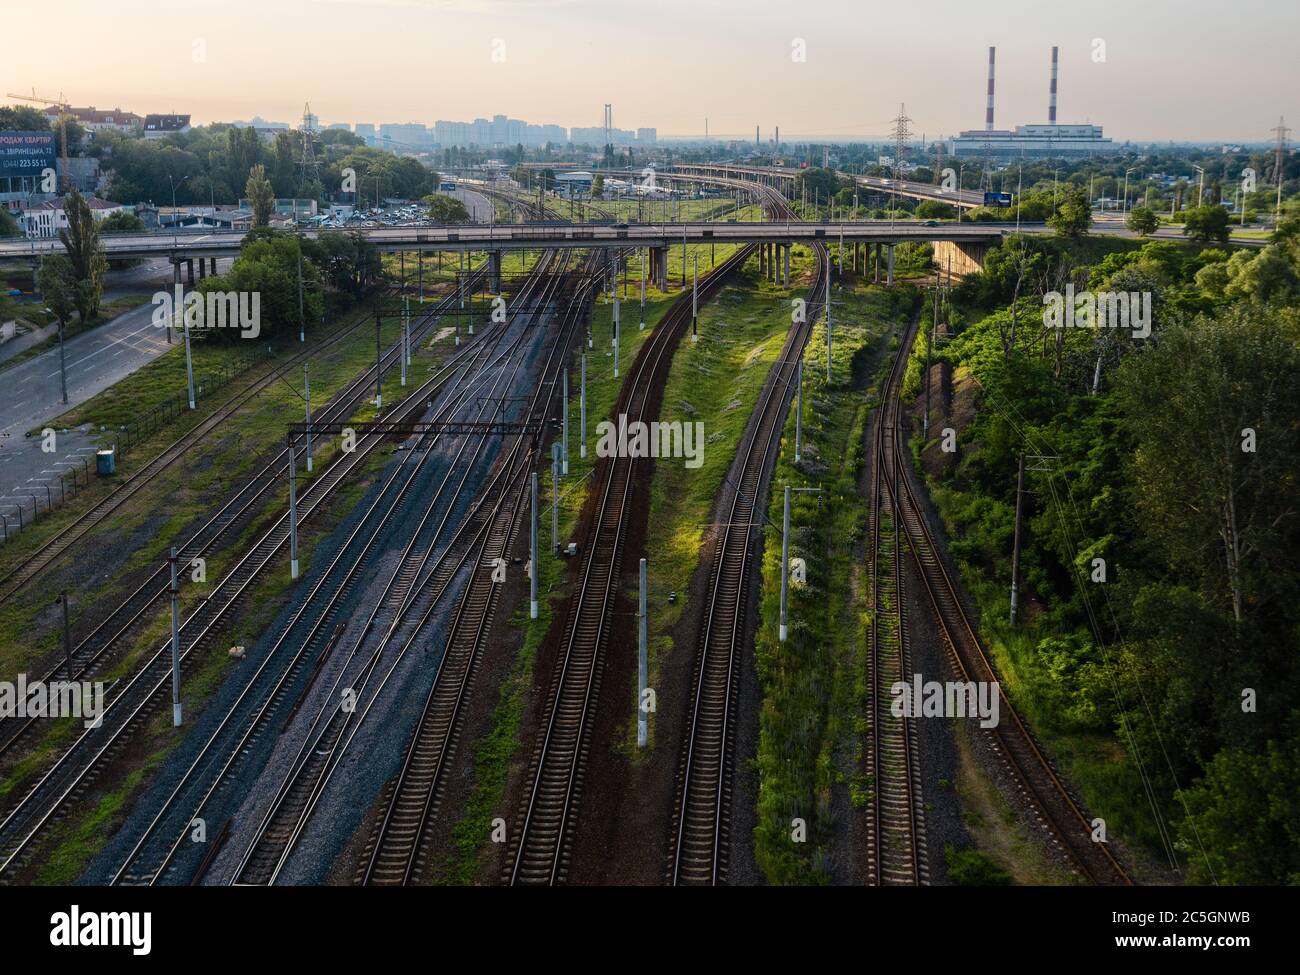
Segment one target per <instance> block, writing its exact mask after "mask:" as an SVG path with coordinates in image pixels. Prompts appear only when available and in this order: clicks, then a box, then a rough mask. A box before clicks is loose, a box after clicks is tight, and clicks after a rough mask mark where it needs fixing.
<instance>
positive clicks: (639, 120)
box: [0, 0, 1300, 141]
mask: <svg viewBox="0 0 1300 975" xmlns="http://www.w3.org/2000/svg"><path fill="white" fill-rule="evenodd" d="M0 9H2V10H3V12H4V15H5V16H4V21H5V23H6V24H8V25H9V26H10V27H13V28H17V30H16V32H14V33H11V34H10V36H8V38H7V40H6V44H5V47H4V56H3V59H0V83H3V86H4V87H3V91H4V92H14V91H21V92H28V91H30V90H31V89H32V88H33V87H35V88H36V89H37V93H38V94H41V95H51V94H57V93H58V92H60V91H62V92H63V93H64V95H65V96H66V97H67V98H68V99H69V100H70V101H71V102H73V103H74V104H76V105H87V104H93V105H95V106H97V107H99V108H112V107H116V106H121V107H122V108H127V109H131V110H134V111H136V112H138V113H140V114H144V113H146V112H168V111H176V112H188V113H190V114H192V115H193V116H194V120H195V122H196V123H202V122H209V121H221V120H229V119H233V118H249V117H252V116H253V115H261V116H262V117H264V118H267V119H274V120H280V121H291V120H294V119H296V118H297V117H298V116H300V115H301V113H302V106H303V102H304V101H310V102H311V105H312V109H313V111H314V112H316V114H317V115H319V117H320V118H321V119H322V120H323V121H325V122H334V121H346V122H357V121H369V122H405V121H420V122H425V123H432V122H434V121H435V120H436V119H440V118H442V119H452V120H461V121H469V120H472V119H474V118H475V117H477V116H483V117H491V115H493V114H494V113H503V114H506V115H509V116H511V117H513V118H522V119H525V120H527V121H530V122H553V123H556V124H559V125H564V126H574V125H592V126H595V125H599V124H600V123H601V111H602V105H603V104H604V103H605V102H612V103H613V106H614V124H615V125H616V126H618V127H620V128H636V127H637V126H655V127H657V128H658V129H659V132H660V134H661V135H693V134H701V133H702V132H703V128H704V118H705V116H708V118H709V130H710V133H711V134H713V135H715V136H720V135H743V136H747V137H752V136H753V131H754V126H755V124H759V125H761V126H762V130H763V136H764V138H767V137H768V136H770V134H771V131H772V127H773V126H776V125H779V126H780V127H781V135H782V139H783V140H785V139H788V138H794V137H797V136H799V135H809V134H829V135H836V136H841V137H844V138H847V137H849V136H852V135H864V134H873V135H874V134H880V133H883V132H886V131H888V129H889V127H890V125H889V120H890V119H891V118H892V117H893V116H894V115H896V114H897V112H898V106H899V103H900V102H905V103H906V105H907V113H908V115H910V116H911V117H912V119H913V129H914V131H915V132H916V133H917V135H918V136H919V135H920V134H921V133H925V134H926V135H928V136H930V137H934V136H936V135H939V134H949V133H952V132H955V131H957V130H958V129H964V128H979V127H982V124H983V119H984V91H985V83H984V81H985V70H986V62H987V48H988V45H990V44H994V45H996V46H997V48H998V97H997V119H996V121H997V125H998V127H999V128H1003V127H1007V128H1010V127H1012V126H1014V125H1015V124H1017V123H1024V122H1045V121H1046V120H1047V88H1048V68H1049V61H1050V52H1051V46H1052V45H1053V44H1056V45H1058V46H1059V47H1060V49H1061V53H1060V58H1061V63H1060V94H1059V106H1060V107H1059V114H1058V120H1059V121H1060V122H1085V121H1091V122H1094V123H1100V124H1102V125H1104V126H1105V127H1106V134H1107V135H1110V136H1112V137H1114V138H1116V139H1129V138H1134V139H1226V140H1240V141H1263V140H1267V139H1269V138H1270V135H1269V131H1268V130H1269V129H1270V128H1271V127H1272V126H1274V125H1276V124H1277V119H1278V116H1279V115H1282V114H1285V115H1286V116H1287V118H1288V122H1289V123H1290V124H1292V125H1296V126H1297V127H1300V96H1298V93H1300V65H1298V59H1297V56H1296V50H1295V47H1296V41H1297V38H1300V2H1297V0H1236V2H1234V3H1231V4H1222V3H1214V4H1211V3H1208V2H1205V0H1078V2H1072V3H1065V2H1058V0H1040V2H1032V0H1024V2H1016V0H964V2H949V0H920V2H912V3H907V2H898V0H895V2H891V3H889V4H882V3H876V2H851V0H785V2H780V3H778V2H774V0H655V2H625V0H58V2H50V0H39V2H37V0H0ZM25 25H26V26H29V27H30V30H27V29H26V27H25ZM37 38H39V39H40V40H39V43H37V42H36V39H37ZM796 39H801V40H802V42H803V44H804V50H805V51H806V60H805V61H803V62H796V61H795V60H793V59H792V57H791V55H792V52H793V51H795V43H796ZM1098 39H1099V40H1100V41H1103V42H1104V56H1105V59H1104V61H1099V60H1096V59H1095V55H1094V52H1095V51H1098V50H1099V48H1097V47H1096V46H1095V44H1096V41H1097V40H1098ZM494 56H495V58H496V59H495V60H494ZM6 101H8V99H6Z"/></svg>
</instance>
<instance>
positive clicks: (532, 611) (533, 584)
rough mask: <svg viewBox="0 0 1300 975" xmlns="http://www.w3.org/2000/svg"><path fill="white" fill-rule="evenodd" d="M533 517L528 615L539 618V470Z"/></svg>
mask: <svg viewBox="0 0 1300 975" xmlns="http://www.w3.org/2000/svg"><path fill="white" fill-rule="evenodd" d="M532 489H533V518H532V531H531V532H530V533H529V548H528V593H529V603H528V616H529V618H530V619H537V472H536V471H533V475H532Z"/></svg>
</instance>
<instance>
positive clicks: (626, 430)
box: [596, 413, 704, 470]
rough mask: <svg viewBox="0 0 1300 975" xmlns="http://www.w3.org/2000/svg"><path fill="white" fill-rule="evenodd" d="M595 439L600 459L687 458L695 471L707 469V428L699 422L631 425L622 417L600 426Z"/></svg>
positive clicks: (653, 421)
mask: <svg viewBox="0 0 1300 975" xmlns="http://www.w3.org/2000/svg"><path fill="white" fill-rule="evenodd" d="M596 436H598V437H599V438H600V439H599V440H598V441H597V442H596V456H597V457H684V458H685V459H686V466H687V467H689V468H691V469H692V470H694V469H695V468H698V467H702V466H703V465H704V424H703V423H701V422H700V421H699V420H696V421H695V422H691V421H689V420H688V421H687V422H686V423H681V422H680V421H673V422H672V423H661V422H660V421H658V420H652V421H651V422H650V423H645V422H643V421H641V420H633V421H632V422H631V423H629V422H628V419H627V414H626V413H620V414H619V415H618V423H614V422H612V421H610V420H602V421H601V422H600V423H597V424H596Z"/></svg>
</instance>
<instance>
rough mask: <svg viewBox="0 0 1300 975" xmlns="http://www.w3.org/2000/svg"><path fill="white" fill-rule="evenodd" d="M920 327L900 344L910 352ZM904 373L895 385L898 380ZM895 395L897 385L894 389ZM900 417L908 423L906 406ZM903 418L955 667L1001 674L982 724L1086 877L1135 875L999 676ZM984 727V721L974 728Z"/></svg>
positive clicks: (913, 538)
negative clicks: (957, 577)
mask: <svg viewBox="0 0 1300 975" xmlns="http://www.w3.org/2000/svg"><path fill="white" fill-rule="evenodd" d="M914 336H915V332H914V330H913V332H912V333H911V334H909V336H908V337H907V340H906V341H904V342H903V343H902V344H901V346H900V348H899V355H900V357H904V358H905V357H906V355H907V353H908V350H909V349H910V348H911V344H912V341H913V339H914ZM898 381H899V380H897V377H896V382H895V388H897V382H898ZM886 395H887V396H895V397H896V395H897V394H896V393H894V392H890V391H887V393H886ZM894 417H895V420H896V421H898V423H901V418H900V416H899V413H898V412H897V411H896V412H895V414H894ZM898 423H896V424H895V427H894V429H895V434H894V437H895V447H896V453H897V454H898V455H899V464H898V476H897V478H896V479H895V480H894V481H893V482H892V484H891V490H895V489H896V497H897V503H898V511H899V515H900V524H901V526H902V529H903V530H904V531H905V532H906V536H907V540H908V548H909V549H910V550H911V552H912V559H913V562H914V563H915V565H916V568H917V574H918V575H919V576H920V578H921V581H922V584H923V585H924V587H925V591H926V596H927V598H928V600H929V603H930V607H931V609H932V611H933V614H934V617H935V620H936V622H937V624H938V629H939V632H940V635H941V637H942V639H943V642H944V648H945V652H946V655H947V658H948V660H949V662H950V664H951V665H952V669H953V672H954V673H955V674H956V675H957V676H958V678H959V679H961V680H965V681H983V682H989V683H994V682H996V686H997V691H998V697H999V701H998V704H999V716H1000V720H999V722H998V725H997V727H996V728H990V729H977V731H978V733H979V734H982V735H985V736H986V737H987V739H988V741H989V743H990V745H991V746H992V748H993V750H994V752H995V753H996V754H997V755H998V756H999V757H1000V759H1001V760H1002V762H1003V765H1004V767H1005V769H1006V770H1007V772H1008V774H1009V776H1010V778H1011V780H1012V781H1013V782H1014V783H1015V785H1016V786H1017V789H1018V791H1019V793H1020V796H1021V798H1022V799H1023V800H1024V802H1025V804H1026V805H1027V806H1028V808H1029V809H1030V810H1031V812H1032V814H1033V816H1034V818H1035V819H1036V821H1037V823H1038V825H1039V826H1040V827H1041V828H1042V829H1043V830H1044V831H1045V832H1046V834H1047V836H1048V838H1049V840H1050V843H1051V845H1052V846H1053V847H1054V848H1055V849H1056V850H1057V851H1058V852H1059V853H1060V854H1061V855H1062V856H1063V857H1064V858H1065V859H1066V860H1067V861H1068V862H1069V863H1070V864H1071V865H1072V866H1073V868H1074V869H1075V870H1076V872H1077V873H1079V874H1080V875H1081V876H1082V877H1084V878H1086V879H1087V880H1089V881H1091V882H1092V883H1097V884H1121V885H1128V884H1131V883H1132V880H1131V879H1130V878H1129V875H1128V872H1127V871H1126V870H1125V869H1124V866H1123V865H1122V864H1121V863H1120V862H1119V860H1118V858H1117V857H1116V856H1115V855H1114V854H1113V853H1112V852H1111V850H1110V847H1109V846H1108V845H1107V844H1106V843H1099V842H1094V841H1093V840H1092V834H1093V826H1092V818H1091V816H1089V815H1088V814H1087V813H1086V812H1085V810H1084V808H1083V804H1082V802H1081V801H1080V800H1078V799H1076V798H1075V796H1074V795H1073V793H1072V792H1071V791H1070V788H1069V787H1068V786H1067V785H1066V783H1065V782H1064V780H1062V779H1061V777H1060V775H1059V774H1058V773H1057V771H1056V769H1055V767H1054V766H1053V764H1052V762H1051V760H1050V759H1049V758H1048V757H1047V755H1046V753H1045V752H1044V751H1043V749H1042V748H1041V746H1040V745H1039V744H1038V742H1037V741H1036V740H1035V738H1034V736H1033V733H1032V732H1031V731H1030V730H1029V728H1028V727H1026V725H1025V724H1024V722H1023V721H1022V720H1021V718H1020V715H1019V713H1018V712H1017V711H1016V709H1015V707H1014V706H1013V705H1012V703H1011V701H1010V700H1009V699H1008V698H1007V696H1006V693H1005V692H1004V691H1003V689H1002V684H1001V682H1000V681H999V680H998V675H997V670H996V668H995V667H994V666H993V663H992V661H991V659H990V658H989V655H988V653H987V651H986V649H985V647H984V643H983V641H982V640H981V639H980V637H979V634H978V632H977V631H976V629H975V626H974V624H973V623H972V621H971V618H970V616H969V614H968V613H967V611H966V607H965V605H964V604H963V603H962V600H961V598H960V596H959V590H958V588H957V586H956V585H955V584H954V583H953V580H952V577H951V576H950V575H949V573H948V569H947V566H946V565H945V564H944V560H943V558H942V557H941V555H940V550H939V547H938V545H937V544H936V542H935V538H934V535H933V533H932V532H931V530H930V525H929V522H928V520H927V518H926V516H925V513H924V509H923V508H922V506H921V504H920V502H919V500H918V498H917V493H916V489H915V488H914V486H913V483H912V474H911V471H910V465H909V464H908V463H906V462H905V461H904V460H903V458H902V456H901V455H902V452H903V450H902V448H903V444H902V442H901V433H900V432H899V431H900V430H901V426H900V425H898ZM973 730H976V729H973Z"/></svg>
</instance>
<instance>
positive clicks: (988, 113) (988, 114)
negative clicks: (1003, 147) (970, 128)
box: [984, 47, 997, 132]
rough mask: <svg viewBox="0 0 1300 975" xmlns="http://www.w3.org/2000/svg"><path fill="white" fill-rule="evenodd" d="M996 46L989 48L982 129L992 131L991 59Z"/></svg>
mask: <svg viewBox="0 0 1300 975" xmlns="http://www.w3.org/2000/svg"><path fill="white" fill-rule="evenodd" d="M996 51H997V48H996V47H990V48H989V107H988V108H987V109H985V110H984V131H985V132H992V131H993V59H994V55H995V52H996Z"/></svg>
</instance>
